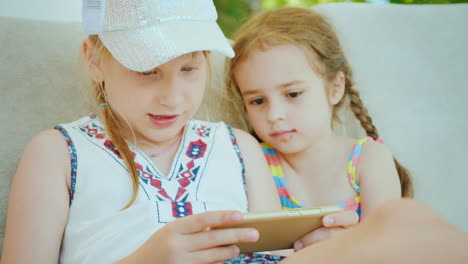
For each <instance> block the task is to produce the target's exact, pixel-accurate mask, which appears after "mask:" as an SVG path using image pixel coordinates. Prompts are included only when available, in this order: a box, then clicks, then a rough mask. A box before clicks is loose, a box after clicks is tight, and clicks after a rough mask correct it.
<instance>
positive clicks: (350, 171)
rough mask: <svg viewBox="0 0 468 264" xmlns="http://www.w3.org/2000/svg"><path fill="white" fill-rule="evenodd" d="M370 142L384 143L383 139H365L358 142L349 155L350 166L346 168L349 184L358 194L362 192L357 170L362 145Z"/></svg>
mask: <svg viewBox="0 0 468 264" xmlns="http://www.w3.org/2000/svg"><path fill="white" fill-rule="evenodd" d="M368 141H376V142H379V143H382V144H383V143H384V141H383V139H381V138H377V139H376V140H374V139H373V138H371V137H365V138H362V139H359V140H357V141H356V143H355V144H354V146H353V150H352V151H351V154H350V155H349V159H348V164H347V166H346V174H347V175H348V180H349V183H350V184H351V187H353V189H354V190H355V191H356V192H358V193H360V192H361V186H360V185H359V183H358V181H357V177H356V168H357V164H358V162H359V157H360V156H361V150H362V145H364V143H366V142H368Z"/></svg>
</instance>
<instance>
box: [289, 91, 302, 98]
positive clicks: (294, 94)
mask: <svg viewBox="0 0 468 264" xmlns="http://www.w3.org/2000/svg"><path fill="white" fill-rule="evenodd" d="M301 94H302V92H291V93H288V94H287V96H288V97H291V98H296V97H298V96H299V95H301Z"/></svg>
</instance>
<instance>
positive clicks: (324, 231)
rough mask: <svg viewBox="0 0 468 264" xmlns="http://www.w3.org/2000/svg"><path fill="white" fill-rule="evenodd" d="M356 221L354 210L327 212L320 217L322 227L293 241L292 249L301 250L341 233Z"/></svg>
mask: <svg viewBox="0 0 468 264" xmlns="http://www.w3.org/2000/svg"><path fill="white" fill-rule="evenodd" d="M358 222H359V216H358V214H357V213H356V212H355V211H342V212H339V213H334V214H329V215H327V216H325V217H323V219H322V223H323V227H321V228H318V229H316V230H314V231H312V232H310V233H309V234H307V235H305V236H303V237H302V238H301V239H299V240H298V241H296V242H295V243H294V250H295V251H298V250H301V249H303V248H305V247H307V246H310V245H312V244H314V243H317V242H319V241H321V240H324V239H327V238H330V237H333V236H336V235H338V234H341V233H343V232H345V231H346V230H347V229H348V228H350V227H351V226H353V225H355V224H357V223H358Z"/></svg>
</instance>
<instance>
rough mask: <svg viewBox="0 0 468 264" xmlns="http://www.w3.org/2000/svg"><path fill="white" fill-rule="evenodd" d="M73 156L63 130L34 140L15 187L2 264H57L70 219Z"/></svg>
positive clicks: (21, 166) (16, 176) (25, 156)
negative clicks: (68, 182) (68, 175)
mask: <svg viewBox="0 0 468 264" xmlns="http://www.w3.org/2000/svg"><path fill="white" fill-rule="evenodd" d="M67 173H68V174H70V155H69V152H68V147H67V144H66V142H65V139H64V138H63V137H62V135H61V134H60V132H59V131H56V130H49V131H45V132H42V133H41V134H39V135H37V136H36V137H34V138H33V139H32V140H31V142H30V143H29V144H28V146H27V147H26V149H25V151H24V153H23V156H22V158H21V160H20V163H19V166H18V169H17V171H16V175H15V176H14V178H13V183H12V185H11V192H10V198H9V201H8V217H7V224H6V234H5V241H4V247H3V256H2V259H1V263H2V264H4V263H5V264H6V263H57V262H58V257H59V252H60V245H61V242H62V237H63V232H64V229H65V225H66V221H67V217H68V201H69V195H68V188H67V184H66V178H67V176H66V174H67Z"/></svg>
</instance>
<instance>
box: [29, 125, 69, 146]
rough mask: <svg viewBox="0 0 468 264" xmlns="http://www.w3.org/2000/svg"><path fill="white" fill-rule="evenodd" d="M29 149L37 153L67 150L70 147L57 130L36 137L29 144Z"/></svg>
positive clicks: (44, 132) (47, 131)
mask: <svg viewBox="0 0 468 264" xmlns="http://www.w3.org/2000/svg"><path fill="white" fill-rule="evenodd" d="M27 148H28V149H29V148H30V149H32V150H35V151H49V150H53V149H55V150H65V151H67V149H68V146H67V142H66V140H65V138H64V137H63V135H62V133H60V131H58V130H56V129H49V130H45V131H42V132H41V133H39V134H37V135H36V136H34V137H33V138H32V139H31V141H30V142H29V144H28V146H27Z"/></svg>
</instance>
